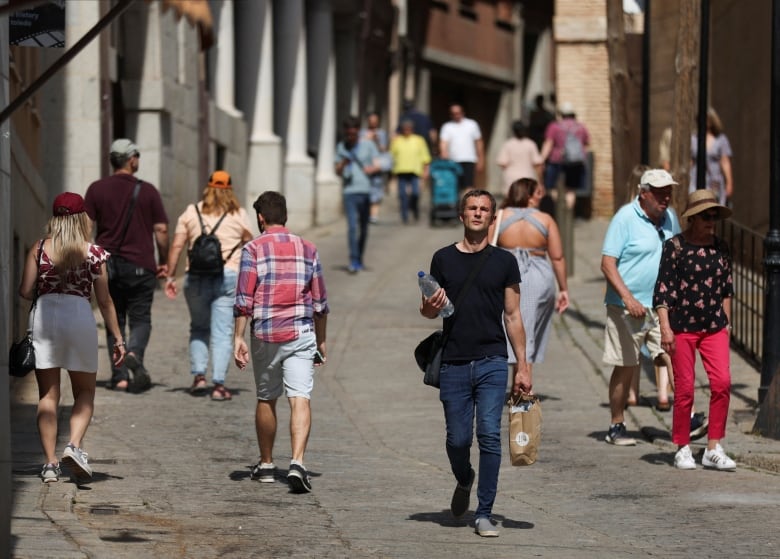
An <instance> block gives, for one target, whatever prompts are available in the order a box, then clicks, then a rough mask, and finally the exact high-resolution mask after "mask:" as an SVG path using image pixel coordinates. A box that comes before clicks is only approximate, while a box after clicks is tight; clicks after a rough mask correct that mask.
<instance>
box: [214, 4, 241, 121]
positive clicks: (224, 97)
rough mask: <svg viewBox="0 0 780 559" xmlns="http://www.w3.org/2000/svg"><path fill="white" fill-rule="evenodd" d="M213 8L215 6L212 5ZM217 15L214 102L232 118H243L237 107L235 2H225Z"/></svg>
mask: <svg viewBox="0 0 780 559" xmlns="http://www.w3.org/2000/svg"><path fill="white" fill-rule="evenodd" d="M212 6H213V4H212ZM219 6H220V9H219V12H218V13H217V22H218V24H217V37H218V40H217V44H216V65H215V66H216V67H215V72H214V78H213V79H214V83H213V84H212V89H211V90H212V91H213V92H214V101H215V103H216V105H217V108H218V109H221V110H223V111H225V112H226V113H228V114H229V115H231V116H241V112H240V111H239V110H238V109H236V105H235V102H236V101H235V82H236V76H235V74H236V72H235V66H234V60H235V35H234V33H233V20H234V18H233V0H223V1H222V2H221V3H220V4H219Z"/></svg>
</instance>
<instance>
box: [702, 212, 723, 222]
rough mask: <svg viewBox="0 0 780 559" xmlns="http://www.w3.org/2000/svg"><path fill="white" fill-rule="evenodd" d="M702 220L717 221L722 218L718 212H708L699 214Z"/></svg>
mask: <svg viewBox="0 0 780 559" xmlns="http://www.w3.org/2000/svg"><path fill="white" fill-rule="evenodd" d="M699 217H700V218H701V220H702V221H717V220H718V219H719V218H720V214H718V212H707V213H701V214H699Z"/></svg>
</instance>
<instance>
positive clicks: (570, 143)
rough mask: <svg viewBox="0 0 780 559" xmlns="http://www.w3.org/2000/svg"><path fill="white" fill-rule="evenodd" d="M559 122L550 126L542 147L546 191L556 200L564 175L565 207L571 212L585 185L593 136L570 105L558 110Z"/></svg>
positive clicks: (562, 106)
mask: <svg viewBox="0 0 780 559" xmlns="http://www.w3.org/2000/svg"><path fill="white" fill-rule="evenodd" d="M558 112H559V113H560V114H561V119H560V120H554V121H552V122H551V123H550V124H548V125H547V130H545V132H544V144H542V153H541V156H542V159H543V160H544V161H546V163H547V166H546V167H545V170H544V187H545V188H546V189H547V191H548V192H549V193H550V196H552V197H553V200H554V199H555V197H556V193H557V190H556V183H557V182H558V177H559V176H560V174H561V173H563V174H564V177H565V181H566V182H565V185H566V207H567V208H569V209H571V208H573V207H574V204H575V202H576V201H577V191H578V190H583V189H584V188H585V185H586V182H585V181H586V179H587V177H586V176H585V173H586V171H587V167H586V159H587V149H588V146H589V145H590V134H589V133H588V129H587V128H586V127H585V125H584V124H582V123H581V122H579V121H578V120H577V115H576V114H575V112H574V107H573V106H572V104H571V103H561V107H560V109H559V110H558Z"/></svg>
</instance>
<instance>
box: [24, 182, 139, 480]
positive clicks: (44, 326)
mask: <svg viewBox="0 0 780 559" xmlns="http://www.w3.org/2000/svg"><path fill="white" fill-rule="evenodd" d="M46 229H47V231H46V237H45V238H44V239H41V240H40V241H38V242H37V243H35V246H33V248H32V249H30V252H29V253H28V254H27V259H26V260H25V263H24V272H23V274H22V282H21V284H20V285H19V295H21V296H22V297H23V298H25V299H30V300H34V301H35V304H34V306H33V309H32V313H31V318H30V327H31V330H32V338H33V347H34V348H35V380H36V381H37V382H38V394H39V397H40V400H39V402H38V433H39V435H40V438H41V446H42V447H43V451H44V453H45V454H46V463H45V464H44V466H43V469H42V470H41V479H42V480H43V482H44V483H50V482H56V481H58V480H59V478H60V475H61V471H60V464H59V462H58V461H57V454H56V446H57V407H58V406H59V402H60V369H62V368H65V369H67V370H68V375H69V376H70V384H71V389H72V390H73V410H72V411H71V414H70V438H69V439H68V440H69V442H68V445H67V446H66V447H65V451H64V452H63V455H62V461H63V462H64V463H65V464H68V466H69V468H70V470H71V473H72V474H73V475H74V476H75V477H76V478H77V479H79V480H81V481H86V480H88V479H89V478H91V477H92V468H91V467H90V465H89V461H88V460H87V453H86V452H84V451H83V450H82V448H81V445H82V444H83V439H84V435H85V434H86V432H87V427H89V423H90V421H91V420H92V412H93V409H94V407H95V380H96V376H97V366H98V334H97V325H96V324H95V315H94V314H93V312H92V306H91V305H90V298H91V296H92V290H93V286H94V290H95V296H96V298H97V303H98V307H99V308H100V312H101V314H102V315H103V320H104V321H105V324H106V330H107V331H108V332H109V333H110V335H111V336H112V337H113V339H114V342H113V343H111V344H109V347H110V348H111V357H112V362H113V363H114V364H116V365H121V363H122V360H123V359H124V357H125V344H124V341H123V340H122V333H121V332H120V330H119V325H118V323H117V318H116V312H115V311H114V305H113V303H112V302H111V296H110V295H109V291H108V281H107V280H106V259H107V258H108V256H109V255H108V253H107V252H106V251H105V250H103V248H101V247H99V246H97V245H93V244H92V243H90V242H89V237H90V236H91V233H92V221H91V220H90V219H89V216H87V214H86V211H85V207H84V199H83V198H82V197H81V196H80V195H78V194H75V193H73V192H63V193H62V194H60V195H59V196H57V197H56V198H55V199H54V204H53V206H52V217H51V219H50V220H49V223H48V226H47V228H46Z"/></svg>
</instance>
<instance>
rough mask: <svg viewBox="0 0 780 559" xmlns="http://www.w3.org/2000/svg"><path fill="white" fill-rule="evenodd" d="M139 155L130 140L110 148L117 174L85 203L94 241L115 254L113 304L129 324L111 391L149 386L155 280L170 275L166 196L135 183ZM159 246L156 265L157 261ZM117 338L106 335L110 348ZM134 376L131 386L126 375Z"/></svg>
mask: <svg viewBox="0 0 780 559" xmlns="http://www.w3.org/2000/svg"><path fill="white" fill-rule="evenodd" d="M140 158H141V153H140V152H139V151H138V146H136V145H135V144H134V143H133V142H132V141H131V140H128V139H127V138H120V139H118V140H115V141H114V143H112V144H111V153H110V154H109V161H110V163H111V167H112V169H113V170H114V172H113V174H112V175H111V176H109V177H106V178H104V179H100V180H98V181H95V182H93V183H92V184H91V185H89V188H88V189H87V193H86V196H85V197H84V202H85V205H86V208H87V214H88V215H89V217H90V218H92V219H93V220H94V221H95V225H96V227H97V232H96V235H95V242H96V243H97V244H98V245H100V246H102V247H103V248H105V249H106V250H108V251H109V252H110V253H111V258H110V259H109V261H108V265H107V268H108V287H109V291H110V293H111V298H112V299H113V300H114V306H115V307H116V314H117V318H118V319H119V328H120V330H121V331H122V334H123V335H124V333H125V324H126V323H129V329H130V335H129V336H125V340H127V356H126V357H125V362H124V365H123V366H122V367H112V373H111V387H112V388H114V389H115V390H120V391H127V390H128V389H130V388H132V389H133V390H134V391H136V392H140V391H143V390H146V389H148V388H149V387H150V386H151V378H150V377H149V372H148V371H147V370H146V367H144V362H143V361H144V351H145V350H146V345H147V344H148V343H149V336H150V334H151V331H152V300H153V298H154V290H155V288H156V287H157V278H159V277H165V276H166V275H167V269H168V266H167V265H166V261H167V259H168V216H167V214H166V213H165V208H164V207H163V203H162V198H160V193H159V192H158V191H157V189H156V188H155V187H154V186H153V185H152V184H150V183H148V182H145V181H142V180H141V179H137V178H136V177H135V176H134V175H135V173H136V172H138V164H139V161H140ZM155 244H156V245H157V261H155V250H154V248H155ZM113 343H114V340H113V339H112V338H111V336H109V337H108V347H109V349H111V348H112V347H113ZM128 369H129V370H130V371H132V373H133V384H132V386H130V384H129V378H128V374H127V371H128Z"/></svg>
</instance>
